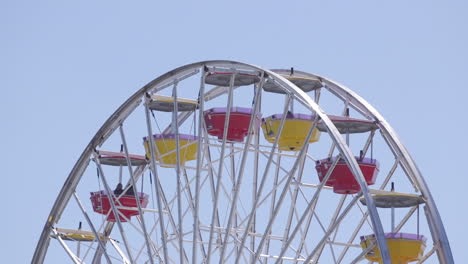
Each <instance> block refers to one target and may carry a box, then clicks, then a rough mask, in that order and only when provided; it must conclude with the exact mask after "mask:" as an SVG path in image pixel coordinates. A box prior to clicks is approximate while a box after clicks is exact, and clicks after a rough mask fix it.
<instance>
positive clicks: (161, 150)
mask: <svg viewBox="0 0 468 264" xmlns="http://www.w3.org/2000/svg"><path fill="white" fill-rule="evenodd" d="M153 139H154V145H155V151H156V159H157V160H158V161H160V162H162V163H163V164H162V165H164V164H166V165H167V164H168V165H175V164H177V153H176V134H155V135H153ZM143 144H144V146H145V150H146V155H147V156H148V157H151V150H150V148H149V146H150V144H149V140H148V138H147V137H144V138H143ZM197 144H198V142H197V137H196V136H193V135H187V134H179V146H180V148H179V151H180V164H181V165H184V164H185V162H187V161H190V160H195V159H196V158H197Z"/></svg>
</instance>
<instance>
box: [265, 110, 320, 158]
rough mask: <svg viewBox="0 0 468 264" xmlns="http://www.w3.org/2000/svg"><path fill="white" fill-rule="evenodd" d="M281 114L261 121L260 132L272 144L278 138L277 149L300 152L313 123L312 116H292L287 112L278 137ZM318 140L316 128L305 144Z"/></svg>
mask: <svg viewBox="0 0 468 264" xmlns="http://www.w3.org/2000/svg"><path fill="white" fill-rule="evenodd" d="M282 119H283V114H275V115H272V116H269V117H267V118H264V119H263V120H262V130H263V135H264V136H265V139H266V140H267V141H268V142H270V143H274V142H275V138H276V137H278V136H279V140H278V147H279V149H280V150H287V151H300V150H301V148H302V147H303V145H304V141H305V139H306V136H307V134H308V133H309V130H310V129H311V127H312V123H313V122H314V119H315V116H314V115H306V114H294V113H291V112H289V113H288V114H287V115H286V117H285V121H284V126H283V130H282V132H281V135H278V132H279V128H280V125H281V120H282ZM319 139H320V132H319V131H318V129H317V128H314V130H313V131H312V136H311V137H310V139H309V142H307V143H313V142H317V141H318V140H319Z"/></svg>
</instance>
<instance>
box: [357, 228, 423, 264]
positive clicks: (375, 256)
mask: <svg viewBox="0 0 468 264" xmlns="http://www.w3.org/2000/svg"><path fill="white" fill-rule="evenodd" d="M385 240H386V241H387V246H388V251H389V253H390V259H391V261H392V263H398V264H406V263H409V262H413V261H419V260H420V259H421V258H422V256H423V254H424V250H425V249H426V238H425V237H424V236H422V235H414V234H406V233H387V234H385ZM361 247H362V249H363V250H366V249H367V248H368V247H371V249H370V250H369V251H368V252H367V254H366V259H368V260H370V261H374V262H378V263H383V261H382V256H381V255H380V250H379V247H377V241H376V238H375V235H369V236H362V237H361Z"/></svg>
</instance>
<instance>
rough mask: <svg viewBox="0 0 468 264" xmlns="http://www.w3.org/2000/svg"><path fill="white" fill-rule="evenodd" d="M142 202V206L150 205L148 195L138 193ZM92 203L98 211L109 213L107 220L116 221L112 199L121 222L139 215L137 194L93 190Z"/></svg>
mask: <svg viewBox="0 0 468 264" xmlns="http://www.w3.org/2000/svg"><path fill="white" fill-rule="evenodd" d="M137 196H138V198H139V199H140V204H141V207H142V208H146V206H147V205H148V195H147V194H145V193H141V192H140V193H138V195H137ZM119 197H120V198H119ZM90 199H91V204H92V205H93V210H94V212H96V213H100V214H103V215H107V214H109V215H108V216H107V221H109V222H116V217H115V215H114V212H113V211H112V206H111V202H110V199H113V201H114V203H115V205H116V207H117V211H118V212H119V219H120V221H121V222H127V221H128V220H130V218H131V217H132V216H135V215H138V214H139V213H138V207H137V201H136V198H135V195H133V194H132V195H128V194H123V195H118V196H117V195H114V194H111V195H109V194H108V193H107V192H106V191H103V190H101V191H97V192H91V198H90Z"/></svg>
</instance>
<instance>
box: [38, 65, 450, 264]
mask: <svg viewBox="0 0 468 264" xmlns="http://www.w3.org/2000/svg"><path fill="white" fill-rule="evenodd" d="M205 66H228V67H229V66H231V67H234V68H235V67H236V66H241V67H246V68H248V69H255V70H257V71H260V72H265V73H267V74H268V75H269V76H272V77H274V79H275V80H277V81H279V82H280V83H281V84H282V85H284V88H285V89H289V92H291V93H292V94H294V95H296V96H299V97H298V98H297V99H298V100H303V102H305V103H306V104H308V106H309V108H310V110H311V111H314V112H316V113H317V114H318V115H319V116H320V118H321V119H322V120H323V121H324V122H325V124H326V127H327V128H328V130H329V134H330V136H331V138H332V139H333V140H335V142H336V143H337V146H338V149H339V150H340V152H341V153H342V154H343V156H344V159H345V160H346V161H347V162H348V164H349V165H351V169H352V170H353V172H354V173H356V174H361V172H360V170H359V169H358V168H359V167H358V164H357V163H356V160H355V157H354V156H353V155H352V153H351V151H350V150H349V148H348V147H347V146H346V144H345V143H344V141H343V139H342V137H341V136H340V134H339V132H338V130H337V129H336V127H335V126H334V125H333V123H332V122H331V121H330V119H329V118H328V116H327V115H326V114H325V112H324V111H323V110H321V108H320V106H319V105H318V104H316V103H315V102H314V101H313V100H312V99H311V98H310V97H309V95H307V94H306V93H304V92H303V91H302V90H300V89H299V88H298V87H297V86H296V85H294V84H293V83H291V82H290V81H288V80H287V79H286V78H284V77H282V76H281V75H279V74H278V73H276V72H275V71H272V70H267V69H263V68H261V67H258V66H255V65H251V64H246V63H241V62H235V61H225V60H215V61H201V62H196V63H192V64H187V65H184V66H181V67H179V68H176V69H174V70H171V71H169V72H167V73H166V74H163V75H161V76H159V77H158V78H156V79H154V80H153V81H151V82H149V83H148V84H147V85H145V86H144V87H143V88H141V89H140V90H138V91H137V92H136V93H134V94H133V95H132V96H131V97H130V98H129V99H128V100H127V101H126V102H124V103H123V104H122V105H121V106H120V107H119V108H118V109H117V110H116V111H115V112H114V113H113V114H112V115H111V117H110V118H109V119H108V120H107V121H106V122H105V123H104V124H103V125H102V127H101V128H100V129H99V130H98V132H97V133H96V134H95V136H94V137H93V138H92V140H91V141H90V143H89V144H88V145H87V147H86V148H85V150H84V151H83V153H82V155H81V156H80V158H79V159H78V161H77V162H76V163H75V166H74V167H73V169H72V171H71V173H70V174H69V176H68V177H67V180H66V182H65V184H64V186H63V188H62V190H61V192H60V193H59V195H58V197H57V199H56V201H55V203H54V206H53V208H52V210H51V213H50V215H49V217H48V219H47V222H46V224H45V226H44V229H43V232H42V233H41V238H40V240H39V243H38V246H37V248H36V251H35V253H34V256H33V262H35V261H38V262H39V263H41V262H42V261H43V259H44V257H45V254H46V250H47V245H48V243H49V241H50V237H49V234H50V231H51V228H52V227H53V224H54V223H56V222H57V221H58V220H59V218H60V216H61V214H62V213H63V210H64V208H65V207H66V204H67V203H68V201H69V199H70V198H71V196H72V194H73V189H74V188H75V187H76V185H77V184H78V182H79V180H80V177H81V175H82V173H83V170H84V168H86V167H87V165H88V163H89V161H90V159H89V157H90V156H91V155H92V152H93V150H94V149H95V148H96V147H98V146H99V145H101V144H102V143H103V142H105V140H106V139H107V137H108V136H109V135H110V134H111V133H112V132H113V131H114V130H115V129H117V128H118V124H119V123H121V122H123V120H125V118H126V115H127V116H128V115H129V114H130V113H131V112H132V111H133V110H134V109H135V108H136V107H137V106H138V105H139V104H141V102H142V98H143V97H144V96H145V94H146V93H148V92H151V91H154V90H155V89H157V88H158V85H163V84H164V82H165V81H168V80H170V79H171V78H174V76H178V75H180V74H181V73H186V72H188V71H190V70H194V69H200V68H202V67H205ZM304 74H308V75H310V76H315V77H317V78H319V79H320V80H322V81H323V82H325V83H328V84H329V85H335V86H336V88H338V89H341V91H342V92H344V93H347V95H349V96H350V97H351V98H352V99H354V100H356V102H358V103H360V104H363V105H364V106H365V109H367V110H368V111H370V113H371V114H373V115H374V116H373V118H375V119H377V120H379V121H380V122H382V125H383V128H385V129H387V130H388V131H389V133H390V134H391V138H392V139H393V138H394V137H396V141H395V142H396V144H400V146H399V147H402V148H403V150H405V152H406V153H407V151H406V149H405V148H404V146H403V145H402V144H401V143H400V142H399V139H398V137H397V136H396V133H395V132H394V130H393V129H392V128H391V127H390V125H389V124H388V123H387V122H386V121H385V119H383V117H382V116H381V115H380V114H379V113H378V112H377V111H376V110H375V109H374V108H373V107H372V106H371V105H370V104H368V103H367V102H366V101H365V100H364V99H362V98H361V97H359V96H358V95H357V94H355V93H354V92H353V91H351V90H350V89H348V88H346V87H345V86H341V85H339V84H338V83H336V82H333V81H331V80H329V79H325V78H323V77H321V76H318V75H314V74H309V73H304ZM327 88H328V87H327ZM335 92H336V90H335ZM306 107H307V106H306ZM392 133H393V134H392ZM407 155H408V156H405V157H408V159H409V163H410V165H411V164H412V165H413V167H414V168H415V170H416V171H417V175H418V177H419V178H420V180H421V181H422V184H421V183H420V182H418V183H420V185H422V186H425V188H426V191H427V195H428V197H429V200H430V201H431V203H430V204H429V205H433V206H434V208H432V209H434V212H435V213H436V216H435V218H438V219H439V221H440V215H439V214H438V211H437V208H435V203H434V201H433V199H432V196H431V194H430V192H429V190H428V189H427V185H426V183H425V181H424V179H423V178H422V176H421V175H420V173H419V171H418V169H417V167H416V165H415V164H414V161H413V160H412V158H411V156H409V153H407ZM418 173H419V174H418ZM361 176H362V174H361ZM362 178H363V176H362ZM419 178H418V179H417V180H418V181H419ZM360 183H361V185H362V186H361V188H362V190H363V194H364V196H365V197H366V200H367V199H368V198H369V191H368V188H367V186H366V184H365V183H363V182H362V181H360ZM366 195H367V196H366ZM369 200H370V201H371V200H372V199H369ZM369 207H370V209H371V210H372V208H374V210H375V206H373V205H372V201H371V204H370V206H369ZM431 211H432V210H431ZM371 219H374V221H375V225H376V226H377V231H376V233H377V234H378V235H377V237H378V238H379V237H380V238H381V239H380V240H379V239H378V243H379V246H380V247H381V248H382V249H383V250H382V251H383V252H384V254H385V252H387V253H388V249H387V250H385V248H386V243H384V241H383V229H382V227H381V226H380V228H379V224H380V220H379V218H378V213H377V212H374V213H372V212H371ZM436 220H437V219H436ZM437 224H442V223H441V222H440V223H439V222H438V223H437ZM439 228H440V227H438V229H439ZM439 232H440V233H442V236H443V237H445V238H446V234H445V231H444V229H443V225H442V230H440V229H439V230H438V233H439ZM442 240H443V239H442ZM442 242H443V243H442V247H444V245H445V242H444V241H442ZM446 245H447V246H448V241H447V244H446ZM445 251H446V250H445ZM445 251H444V252H445ZM448 253H450V254H449V255H448V256H446V258H447V259H448V262H447V263H453V260H452V262H450V258H451V252H450V248H448ZM444 254H445V253H444ZM384 259H385V260H387V261H388V259H389V258H386V257H385V256H384Z"/></svg>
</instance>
